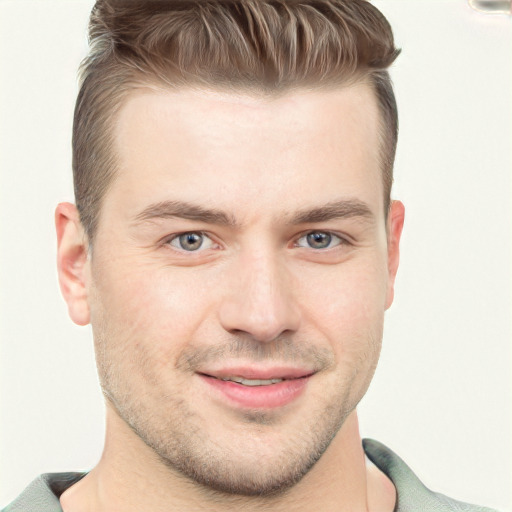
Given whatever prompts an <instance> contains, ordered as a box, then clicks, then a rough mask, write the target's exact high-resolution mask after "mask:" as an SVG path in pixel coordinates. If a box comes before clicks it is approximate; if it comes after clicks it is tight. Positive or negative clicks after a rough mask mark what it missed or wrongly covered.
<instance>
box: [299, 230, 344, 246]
mask: <svg viewBox="0 0 512 512" xmlns="http://www.w3.org/2000/svg"><path fill="white" fill-rule="evenodd" d="M343 242H344V241H343V239H341V238H340V237H339V236H337V235H335V234H333V233H329V232H328V231H311V232H309V233H307V234H305V235H303V236H301V237H300V238H299V239H298V240H297V243H296V245H297V246H298V247H309V248H311V249H330V248H331V247H336V246H337V245H340V244H342V243H343Z"/></svg>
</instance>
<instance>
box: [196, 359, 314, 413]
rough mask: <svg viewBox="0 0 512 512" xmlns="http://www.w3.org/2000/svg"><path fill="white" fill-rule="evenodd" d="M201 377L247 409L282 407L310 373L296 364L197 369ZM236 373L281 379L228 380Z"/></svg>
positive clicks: (304, 382)
mask: <svg viewBox="0 0 512 512" xmlns="http://www.w3.org/2000/svg"><path fill="white" fill-rule="evenodd" d="M198 375H199V377H200V378H201V380H202V381H203V382H204V383H205V384H206V385H208V386H209V387H210V389H212V388H213V390H215V391H216V394H218V395H220V396H221V397H222V398H223V399H227V401H228V402H229V403H230V404H232V405H237V406H239V407H245V408H251V409H271V408H275V407H282V406H284V405H286V404H288V403H290V402H292V401H293V400H295V399H296V398H298V397H299V396H300V395H301V394H302V392H303V391H304V390H305V388H306V385H307V383H308V381H309V379H310V377H311V376H312V375H313V372H312V371H310V370H305V369H299V368H285V367H281V368H276V367H274V368H267V369H256V368H223V369H222V370H219V371H215V372H204V373H203V372H201V373H198ZM229 377H237V378H242V379H247V380H251V381H254V380H260V381H268V380H271V379H283V380H282V381H281V382H277V383H273V384H270V383H269V384H262V385H255V386H249V385H244V384H241V383H238V382H233V381H230V380H223V379H227V378H229Z"/></svg>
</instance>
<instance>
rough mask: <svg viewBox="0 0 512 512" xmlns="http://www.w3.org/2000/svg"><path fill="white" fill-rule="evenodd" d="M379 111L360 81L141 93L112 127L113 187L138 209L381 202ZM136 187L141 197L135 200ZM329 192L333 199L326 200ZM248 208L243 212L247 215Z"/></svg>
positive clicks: (369, 91) (127, 105)
mask: <svg viewBox="0 0 512 512" xmlns="http://www.w3.org/2000/svg"><path fill="white" fill-rule="evenodd" d="M378 127H379V121H378V109H377V104H376V100H375V97H374V94H373V92H372V90H371V89H370V87H369V86H367V85H365V84H358V85H353V86H350V87H344V88H340V89H333V90H328V91H294V92H290V93H287V94H284V95H282V96H279V97H256V96H249V95H246V94H236V93H226V92H220V91H215V90H206V89H201V90H197V89H185V90H180V91H169V90H156V91H155V90H148V89H144V90H138V91H136V92H134V93H133V94H132V95H131V97H130V98H129V99H128V100H127V101H126V102H125V104H124V105H123V107H122V109H121V111H120V113H119V116H118V119H117V123H116V128H115V130H116V131H115V151H116V160H117V162H118V169H119V172H118V175H117V177H116V180H115V183H114V185H113V191H114V192H115V193H116V194H117V195H118V198H124V199H125V200H127V201H130V203H137V204H133V205H130V207H131V206H133V208H135V207H142V206H143V205H144V203H145V202H148V201H153V202H154V201H157V200H162V201H164V200H167V199H169V196H172V197H171V198H172V199H175V197H174V196H175V195H176V194H179V195H180V197H179V198H178V199H180V200H185V201H189V202H201V203H205V202H208V203H215V202H218V203H219V204H209V205H210V206H214V207H224V206H226V205H227V206H228V207H229V206H234V205H235V204H236V205H238V207H239V208H240V207H241V205H249V204H254V205H255V208H259V209H261V208H268V209H272V208H273V209H274V211H276V200H277V198H278V197H279V195H281V196H280V199H279V200H278V204H280V205H282V206H283V208H286V209H287V210H293V209H296V206H297V205H296V204H294V203H296V202H298V201H302V202H304V201H307V197H308V195H311V196H315V197H316V198H318V201H325V202H329V201H331V200H336V199H338V198H339V197H340V196H354V195H361V194H363V195H364V194H365V193H366V194H369V195H371V196H372V197H367V198H365V199H366V201H367V202H368V201H370V202H375V203H379V204H376V205H375V207H376V209H377V208H379V207H380V206H381V205H382V199H381V196H382V185H381V181H382V180H381V177H380V169H379V137H378ZM134 191H136V192H137V193H136V194H134ZM329 196H332V197H329ZM247 209H250V207H249V206H247V207H246V210H247Z"/></svg>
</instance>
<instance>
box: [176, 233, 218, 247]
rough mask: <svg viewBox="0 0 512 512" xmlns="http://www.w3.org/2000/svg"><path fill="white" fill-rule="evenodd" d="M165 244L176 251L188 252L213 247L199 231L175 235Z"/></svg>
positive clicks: (207, 238) (208, 239)
mask: <svg viewBox="0 0 512 512" xmlns="http://www.w3.org/2000/svg"><path fill="white" fill-rule="evenodd" d="M167 243H168V244H169V245H171V246H172V247H174V248H176V249H179V250H181V251H188V252H195V251H198V250H199V249H202V250H204V249H210V248H211V247H212V246H213V241H212V240H211V238H209V237H208V236H206V235H205V234H204V233H202V232H200V231H189V232H188V233H181V234H179V235H175V236H174V237H172V238H171V239H170V240H169V241H168V242H167Z"/></svg>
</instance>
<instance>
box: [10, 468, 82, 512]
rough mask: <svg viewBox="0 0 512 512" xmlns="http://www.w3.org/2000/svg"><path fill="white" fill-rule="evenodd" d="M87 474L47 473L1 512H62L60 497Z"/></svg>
mask: <svg viewBox="0 0 512 512" xmlns="http://www.w3.org/2000/svg"><path fill="white" fill-rule="evenodd" d="M85 475H86V473H45V474H43V475H40V476H38V477H37V478H36V479H35V480H33V481H32V482H31V483H30V484H29V485H28V486H27V487H26V488H25V490H24V491H23V492H22V493H21V494H20V495H19V496H18V497H17V498H16V499H15V500H14V501H13V502H12V503H11V504H10V505H7V507H5V508H4V509H2V510H1V511H0V512H62V509H61V507H60V502H59V496H60V495H61V494H62V493H63V492H64V491H65V490H66V489H67V488H68V487H71V486H72V485H73V484H74V483H76V482H78V480H80V479H81V478H83V477H84V476H85Z"/></svg>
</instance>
